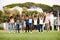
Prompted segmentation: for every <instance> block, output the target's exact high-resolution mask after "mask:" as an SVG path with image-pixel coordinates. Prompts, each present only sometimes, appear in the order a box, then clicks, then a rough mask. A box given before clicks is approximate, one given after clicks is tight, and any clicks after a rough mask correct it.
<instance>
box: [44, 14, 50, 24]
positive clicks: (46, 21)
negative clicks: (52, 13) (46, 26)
mask: <svg viewBox="0 0 60 40" xmlns="http://www.w3.org/2000/svg"><path fill="white" fill-rule="evenodd" d="M45 23H49V14H46V18H45Z"/></svg>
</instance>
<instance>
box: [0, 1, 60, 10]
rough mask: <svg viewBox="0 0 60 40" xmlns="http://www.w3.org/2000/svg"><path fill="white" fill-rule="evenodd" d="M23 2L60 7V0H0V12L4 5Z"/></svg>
mask: <svg viewBox="0 0 60 40" xmlns="http://www.w3.org/2000/svg"><path fill="white" fill-rule="evenodd" d="M24 2H34V3H42V4H47V5H50V6H52V5H60V0H0V10H1V9H2V7H3V6H5V5H8V4H12V3H24Z"/></svg>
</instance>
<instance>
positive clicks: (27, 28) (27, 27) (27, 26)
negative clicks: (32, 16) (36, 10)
mask: <svg viewBox="0 0 60 40" xmlns="http://www.w3.org/2000/svg"><path fill="white" fill-rule="evenodd" d="M25 21H26V30H25V32H27V31H28V32H29V17H28V15H26V19H25Z"/></svg>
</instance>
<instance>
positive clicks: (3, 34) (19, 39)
mask: <svg viewBox="0 0 60 40" xmlns="http://www.w3.org/2000/svg"><path fill="white" fill-rule="evenodd" d="M0 40H60V31H50V32H46V31H44V32H38V31H33V32H32V33H30V32H29V33H28V32H27V33H25V32H20V33H15V32H11V33H9V31H4V30H0Z"/></svg>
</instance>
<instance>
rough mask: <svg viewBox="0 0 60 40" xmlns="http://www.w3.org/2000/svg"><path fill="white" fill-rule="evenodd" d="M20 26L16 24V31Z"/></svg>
mask: <svg viewBox="0 0 60 40" xmlns="http://www.w3.org/2000/svg"><path fill="white" fill-rule="evenodd" d="M19 28H20V24H16V31H18V32H19V30H20V29H19Z"/></svg>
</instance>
